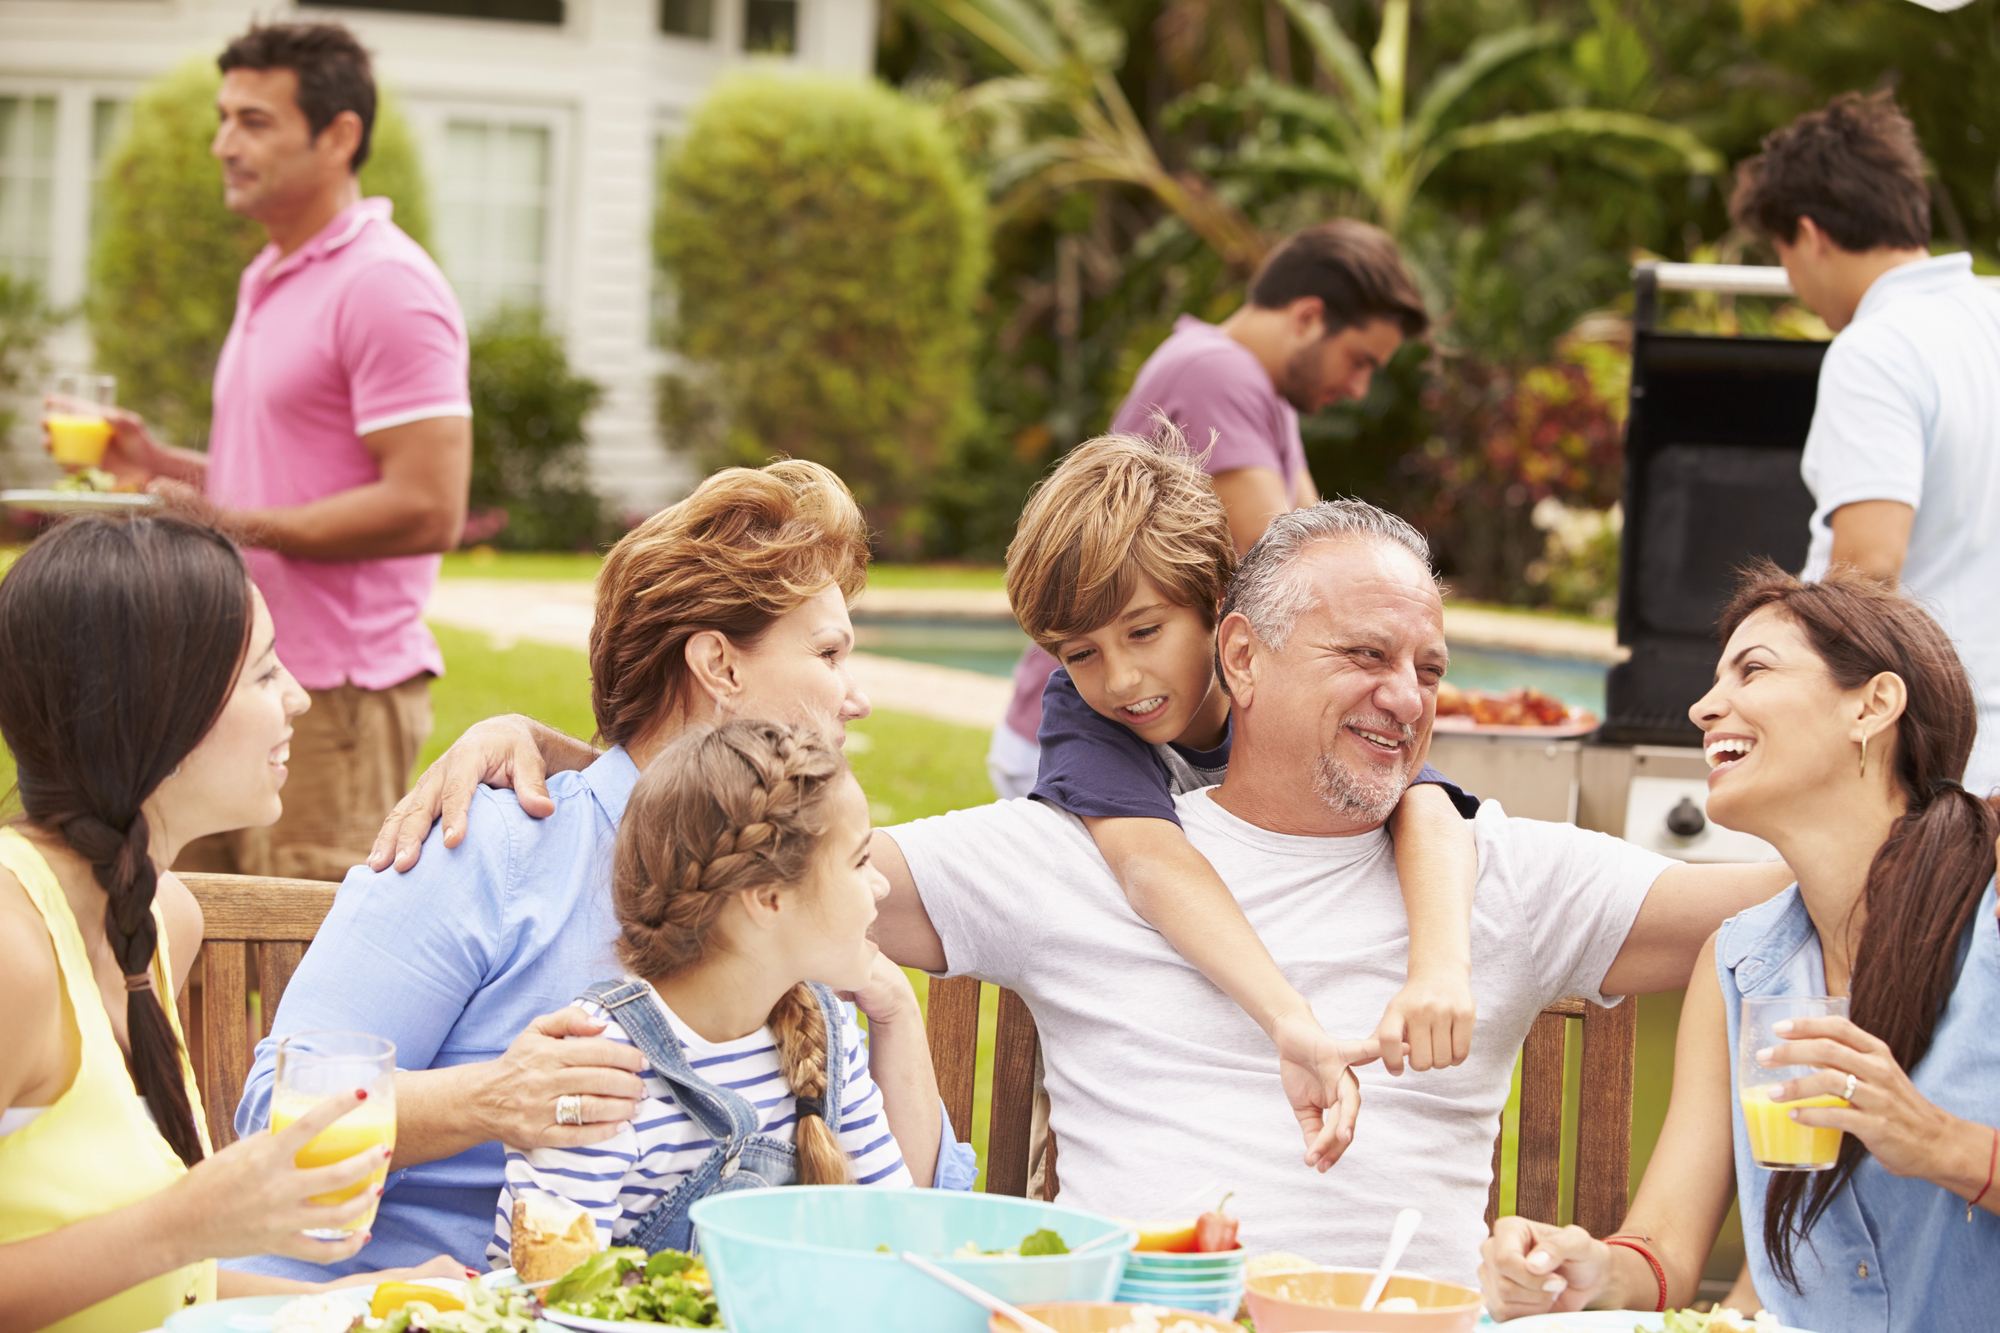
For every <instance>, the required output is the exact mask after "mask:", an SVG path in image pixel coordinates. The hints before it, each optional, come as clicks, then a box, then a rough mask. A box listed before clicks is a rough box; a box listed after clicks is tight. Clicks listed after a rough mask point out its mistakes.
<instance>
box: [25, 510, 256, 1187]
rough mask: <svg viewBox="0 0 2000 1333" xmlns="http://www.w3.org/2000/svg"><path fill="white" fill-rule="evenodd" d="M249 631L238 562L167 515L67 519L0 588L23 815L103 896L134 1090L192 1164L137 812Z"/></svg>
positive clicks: (203, 727)
mask: <svg viewBox="0 0 2000 1333" xmlns="http://www.w3.org/2000/svg"><path fill="white" fill-rule="evenodd" d="M250 623H251V606H250V576H249V572H248V570H247V569H245V567H244V564H243V557H242V555H241V554H239V553H238V552H237V550H236V548H235V547H234V546H232V545H231V544H230V542H229V540H228V539H227V538H226V537H223V536H222V535H221V534H220V533H217V532H215V531H213V530H211V529H208V528H203V527H199V526H196V525H194V524H191V523H187V522H184V521H181V520H179V519H173V518H134V519H130V520H125V521H119V520H113V519H105V518H78V519H72V520H70V521H69V522H67V523H63V524H61V525H60V526H58V527H56V528H53V529H51V530H50V531H49V532H48V533H46V534H45V535H44V536H43V537H42V538H41V539H40V540H39V541H37V542H36V543H35V544H34V545H33V546H32V547H30V548H29V549H28V551H27V552H26V553H25V554H23V555H22V556H21V558H20V559H19V560H17V561H15V563H14V567H13V568H12V569H11V570H10V571H8V574H7V577H6V579H5V580H4V581H0V660H4V661H5V662H6V663H7V670H6V671H4V672H0V738H4V739H5V741H6V743H7V745H8V747H9V748H10V749H11V750H12V751H13V752H14V758H15V763H16V769H17V777H18V782H19V786H20V793H21V806H22V810H23V813H24V814H25V815H26V817H27V820H28V822H29V823H30V824H32V825H34V826H35V827H37V828H39V829H41V830H43V831H44V832H45V833H47V834H49V835H51V836H54V837H58V838H60V839H61V840H62V841H63V843H64V844H65V845H67V846H68V847H69V848H70V849H71V850H72V851H74V852H75V853H76V854H77V855H78V856H80V857H82V858H83V859H84V860H85V861H87V862H89V864H90V867H91V870H92V872H93V873H94V874H95V876H96V878H97V882H98V883H99V884H100V885H101V886H103V888H104V891H105V894H106V903H105V910H104V934H105V939H106V941H107V942H108V943H109V945H110V947H111V952H112V955H113V957H115V958H116V959H117V960H118V970H119V971H120V972H121V973H123V974H124V977H125V990H126V1000H125V1021H126V1031H127V1038H128V1041H129V1043H130V1047H131V1054H130V1056H129V1066H130V1069H131V1073H132V1082H133V1086H134V1088H135V1089H136V1090H137V1091H138V1093H139V1095H140V1096H142V1097H144V1098H145V1099H146V1101H147V1104H148V1105H149V1106H150V1107H151V1108H152V1112H153V1120H154V1123H155V1124H156V1125H158V1126H159V1131H160V1134H161V1136H162V1137H163V1138H165V1139H166V1141H167V1143H168V1144H169V1145H170V1146H171V1147H172V1148H173V1150H174V1152H175V1153H176V1154H178V1155H179V1156H180V1159H181V1160H182V1161H183V1162H186V1163H187V1164H188V1165H190V1166H192V1165H193V1164H194V1163H195V1162H198V1161H200V1160H201V1157H202V1147H201V1135H200V1131H199V1130H198V1129H197V1128H196V1126H195V1121H194V1111H193V1106H192V1103H191V1102H190V1100H189V1097H188V1090H187V1081H186V1078H185V1076H184V1074H183V1071H182V1054H181V1047H180V1043H179V1042H178V1041H177V1040H176V1039H175V1037H174V1030H173V1025H172V1023H171V1022H170V1021H169V1019H168V1017H167V1011H166V1008H165V1005H166V1003H167V1000H168V997H166V996H163V995H161V994H160V993H159V991H158V989H157V986H156V984H155V978H154V975H153V960H154V957H155V955H156V953H157V951H158V947H159V930H158V926H157V923H156V919H155V917H154V915H153V896H154V892H155V890H156V889H157V887H158V869H157V867H155V865H154V864H153V858H152V855H151V836H152V830H151V829H150V827H149V826H148V825H147V822H146V816H145V814H144V812H143V807H144V805H145V802H146V800H147V799H148V798H149V797H150V796H151V795H152V794H153V792H154V790H155V789H156V788H157V787H158V786H159V785H160V783H162V782H163V781H165V780H166V779H167V778H169V777H170V776H171V775H172V774H173V773H174V771H175V770H176V769H177V768H178V767H179V766H180V762H181V760H182V759H183V758H185V757H186V756H187V754H188V753H189V752H190V751H192V750H193V749H194V747H195V746H196V745H197V744H199V743H200V741H201V738H202V737H203V736H204V735H206V734H207V732H208V730H209V728H210V727H211V726H213V725H214V723H215V719H216V717H217V716H218V715H219V714H220V713H221V711H222V707H223V705H224V704H225V703H226V702H227V701H228V699H229V694H230V691H231V689H232V688H233V687H234V684H235V680H236V674H237V671H238V670H239V668H240V666H241V663H242V659H243V654H244V651H245V649H246V648H247V646H248V643H249V638H250Z"/></svg>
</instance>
